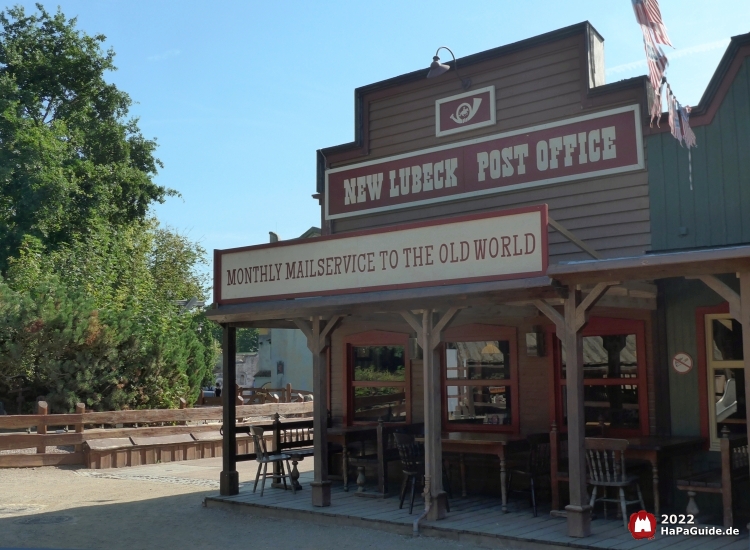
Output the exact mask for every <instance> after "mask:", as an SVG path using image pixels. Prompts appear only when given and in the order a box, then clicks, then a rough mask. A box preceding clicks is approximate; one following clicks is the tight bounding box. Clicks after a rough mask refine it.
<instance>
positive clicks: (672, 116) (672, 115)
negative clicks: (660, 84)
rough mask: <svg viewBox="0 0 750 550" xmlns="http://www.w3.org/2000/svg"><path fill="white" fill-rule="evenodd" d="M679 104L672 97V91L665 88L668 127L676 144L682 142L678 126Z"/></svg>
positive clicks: (680, 128) (680, 130)
mask: <svg viewBox="0 0 750 550" xmlns="http://www.w3.org/2000/svg"><path fill="white" fill-rule="evenodd" d="M678 105H679V103H677V99H675V97H674V96H673V95H672V90H670V89H669V86H667V106H668V107H669V127H670V128H671V129H672V135H673V136H674V138H675V139H676V140H677V141H678V142H682V127H681V125H680V114H679V113H678V112H677V108H678Z"/></svg>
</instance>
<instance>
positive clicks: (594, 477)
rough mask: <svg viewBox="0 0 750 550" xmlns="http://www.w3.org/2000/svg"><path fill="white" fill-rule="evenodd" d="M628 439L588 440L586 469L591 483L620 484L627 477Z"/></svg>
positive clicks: (592, 438) (593, 438)
mask: <svg viewBox="0 0 750 550" xmlns="http://www.w3.org/2000/svg"><path fill="white" fill-rule="evenodd" d="M627 448H628V440H627V439H606V438H597V437H587V438H586V468H587V470H588V475H589V481H590V482H591V483H596V482H602V483H619V482H622V481H623V480H624V479H625V478H626V477H627V473H626V471H625V449H627Z"/></svg>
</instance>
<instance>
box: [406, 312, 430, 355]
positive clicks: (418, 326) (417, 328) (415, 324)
mask: <svg viewBox="0 0 750 550" xmlns="http://www.w3.org/2000/svg"><path fill="white" fill-rule="evenodd" d="M399 313H401V317H403V318H404V320H405V321H406V322H407V323H409V326H410V327H411V328H413V329H414V332H416V333H417V344H419V347H420V348H422V351H424V349H425V348H426V347H427V345H428V344H426V343H425V342H424V340H423V338H422V337H423V336H424V335H423V334H422V323H421V322H420V321H419V319H417V317H416V315H414V314H413V313H412V312H411V311H401V312H399Z"/></svg>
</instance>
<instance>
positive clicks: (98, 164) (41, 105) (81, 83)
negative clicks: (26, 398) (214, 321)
mask: <svg viewBox="0 0 750 550" xmlns="http://www.w3.org/2000/svg"><path fill="white" fill-rule="evenodd" d="M104 40H105V37H104V36H101V35H96V36H89V35H87V34H85V33H83V32H81V31H79V30H77V29H76V20H75V19H66V18H65V16H64V15H63V14H62V13H61V12H60V11H59V10H58V12H57V13H56V14H54V15H50V14H48V13H47V12H46V11H45V10H44V8H43V7H42V6H41V5H39V4H37V13H35V14H32V15H27V14H26V13H25V11H24V9H23V8H22V7H14V8H11V9H8V10H7V11H5V12H2V13H0V388H2V387H10V386H12V384H13V383H12V382H11V381H13V380H19V379H23V380H24V385H27V384H30V385H31V386H32V387H33V389H34V391H35V392H36V395H45V397H46V399H47V401H48V402H49V403H50V406H51V407H52V410H54V411H55V412H63V411H69V410H72V408H73V407H74V405H75V403H76V402H79V401H83V402H85V403H86V404H87V406H88V407H90V408H94V409H99V410H102V409H120V408H141V407H174V406H177V405H178V401H179V398H180V397H184V398H186V399H187V400H188V402H193V401H195V399H196V398H197V396H198V392H199V391H200V387H201V386H202V385H204V384H206V383H210V381H211V377H212V369H213V365H214V360H215V356H216V352H217V346H216V343H215V342H214V340H213V339H212V336H211V333H210V330H208V329H207V328H206V329H204V326H207V325H208V324H209V323H208V321H206V319H205V317H204V316H203V315H202V313H201V312H187V313H185V312H182V311H181V310H180V308H179V306H178V305H177V304H176V303H175V302H176V300H179V299H190V298H192V297H197V298H203V299H205V297H206V294H207V283H208V281H207V280H206V277H205V276H203V275H201V274H200V272H199V271H198V270H197V269H196V266H198V265H199V264H200V263H202V262H204V261H205V250H203V248H202V247H200V245H198V244H196V243H193V242H191V241H190V240H189V239H187V238H186V237H185V236H184V235H180V234H179V233H176V232H175V231H172V230H170V229H169V228H163V227H160V226H159V224H158V222H157V221H156V220H155V219H153V218H150V217H149V207H150V205H152V204H153V203H154V202H163V201H164V200H165V198H166V197H167V196H170V195H174V194H176V192H175V191H173V190H170V189H166V188H164V187H161V186H158V185H156V184H155V183H154V181H153V178H154V176H155V175H156V173H157V168H159V167H161V166H162V165H161V162H160V161H159V160H158V159H157V158H156V157H155V156H154V153H155V150H156V141H155V140H149V139H146V138H144V137H143V135H142V134H141V131H140V130H139V128H138V124H137V122H138V121H137V120H135V119H129V118H128V110H129V108H130V105H131V100H130V97H129V96H128V95H127V94H126V93H125V92H122V91H120V90H118V89H117V87H116V86H114V85H113V84H108V83H107V82H106V81H105V79H104V75H105V74H106V73H107V72H108V71H113V70H115V66H114V63H113V60H114V52H113V51H111V50H109V51H107V52H103V51H102V47H101V45H102V43H103V41H104Z"/></svg>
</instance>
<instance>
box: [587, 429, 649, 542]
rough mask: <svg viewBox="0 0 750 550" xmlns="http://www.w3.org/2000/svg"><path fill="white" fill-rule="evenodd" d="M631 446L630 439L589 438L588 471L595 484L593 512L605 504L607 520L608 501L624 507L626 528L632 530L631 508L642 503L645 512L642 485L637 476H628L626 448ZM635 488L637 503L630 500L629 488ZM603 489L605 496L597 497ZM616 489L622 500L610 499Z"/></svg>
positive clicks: (589, 477)
mask: <svg viewBox="0 0 750 550" xmlns="http://www.w3.org/2000/svg"><path fill="white" fill-rule="evenodd" d="M627 447H628V440H627V439H604V438H593V437H587V438H586V470H587V472H588V483H589V485H593V490H592V492H591V502H590V503H589V504H590V505H591V509H592V510H593V508H594V505H595V504H596V503H597V502H602V503H604V517H605V518H606V517H607V505H606V503H607V502H614V503H619V504H620V511H621V512H622V521H623V524H624V525H625V528H626V529H627V527H628V515H627V507H628V506H629V505H631V504H640V505H641V510H645V508H646V507H645V505H644V504H643V495H642V494H641V486H640V485H639V484H638V476H637V475H628V473H627V470H626V469H625V449H627ZM631 485H635V488H636V491H637V492H638V498H637V499H636V500H626V498H625V487H629V486H631ZM599 487H601V488H602V492H603V496H602V497H599V498H596V494H597V491H598V489H599ZM610 487H616V488H617V489H618V492H619V497H618V498H608V497H607V489H608V488H610Z"/></svg>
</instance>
